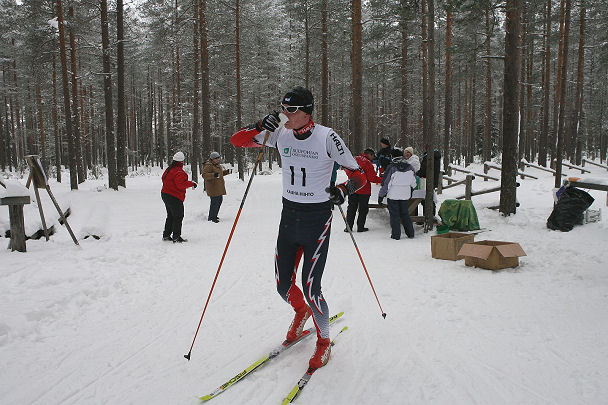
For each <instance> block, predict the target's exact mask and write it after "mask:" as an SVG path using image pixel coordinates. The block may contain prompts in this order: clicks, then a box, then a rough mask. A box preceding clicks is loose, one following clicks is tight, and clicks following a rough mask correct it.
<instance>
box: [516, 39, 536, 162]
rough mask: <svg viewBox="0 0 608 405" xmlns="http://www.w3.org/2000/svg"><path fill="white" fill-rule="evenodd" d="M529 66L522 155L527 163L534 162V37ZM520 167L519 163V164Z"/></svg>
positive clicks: (529, 50) (527, 69) (529, 52)
mask: <svg viewBox="0 0 608 405" xmlns="http://www.w3.org/2000/svg"><path fill="white" fill-rule="evenodd" d="M528 45H529V46H528V65H527V67H526V142H525V144H524V145H525V147H524V153H522V155H523V156H524V157H525V159H526V160H527V161H530V160H532V152H531V149H532V144H533V137H534V134H533V131H534V128H532V115H533V114H534V106H533V100H532V72H533V69H534V37H531V38H530V40H529V44H528ZM518 165H519V162H518Z"/></svg>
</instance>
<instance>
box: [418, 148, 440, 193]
mask: <svg viewBox="0 0 608 405" xmlns="http://www.w3.org/2000/svg"><path fill="white" fill-rule="evenodd" d="M427 148H428V147H425V151H424V155H423V156H422V162H421V163H420V170H418V173H416V174H417V175H418V177H421V178H424V181H425V182H426V159H427V151H426V149H427ZM440 171H441V153H439V151H438V150H437V149H435V150H434V151H433V188H437V185H438V184H439V172H440Z"/></svg>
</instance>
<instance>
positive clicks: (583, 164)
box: [581, 158, 608, 170]
mask: <svg viewBox="0 0 608 405" xmlns="http://www.w3.org/2000/svg"><path fill="white" fill-rule="evenodd" d="M585 163H589V164H590V165H594V166H597V167H601V168H602V169H606V170H608V166H607V165H603V164H601V163H595V162H593V161H591V160H588V159H585V158H583V161H582V164H581V166H583V167H585Z"/></svg>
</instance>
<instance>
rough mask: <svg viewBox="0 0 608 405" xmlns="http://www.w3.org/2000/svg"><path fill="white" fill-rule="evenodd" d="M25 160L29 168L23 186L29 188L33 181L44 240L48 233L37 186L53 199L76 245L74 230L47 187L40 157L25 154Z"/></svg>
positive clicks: (47, 182) (47, 237) (47, 238)
mask: <svg viewBox="0 0 608 405" xmlns="http://www.w3.org/2000/svg"><path fill="white" fill-rule="evenodd" d="M25 160H26V161H27V164H28V166H29V168H30V176H29V177H28V179H27V183H26V184H25V186H26V187H27V188H29V187H30V184H31V183H32V182H33V183H34V192H35V193H36V200H38V211H39V212H40V219H41V220H42V226H43V228H44V236H45V237H46V240H49V235H48V230H47V227H46V221H45V219H44V212H43V211H42V201H41V200H40V194H39V193H38V189H39V188H43V189H45V190H46V192H47V193H48V194H49V197H51V201H53V204H54V205H55V208H56V209H57V212H58V213H59V216H60V217H61V220H62V222H63V223H64V224H65V227H66V228H67V229H68V232H69V233H70V236H71V237H72V240H73V241H74V243H75V244H76V245H78V239H76V236H74V232H72V228H71V227H70V224H69V223H68V220H67V218H66V216H65V215H64V214H63V211H61V208H60V207H59V204H57V200H55V196H54V195H53V192H52V191H51V187H49V181H48V179H47V177H46V174H45V173H44V169H43V168H42V164H41V163H40V159H39V158H38V156H37V155H27V156H25ZM60 222H61V221H60Z"/></svg>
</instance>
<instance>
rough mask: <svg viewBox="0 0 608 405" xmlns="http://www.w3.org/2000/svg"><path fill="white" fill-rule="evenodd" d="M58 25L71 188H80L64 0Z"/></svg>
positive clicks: (59, 12)
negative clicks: (63, 7)
mask: <svg viewBox="0 0 608 405" xmlns="http://www.w3.org/2000/svg"><path fill="white" fill-rule="evenodd" d="M57 25H58V27H59V55H60V57H61V82H62V85H63V108H64V114H65V129H66V136H67V139H68V161H69V165H70V188H71V189H72V190H78V167H77V165H76V151H75V144H74V142H75V140H74V134H73V131H72V108H71V106H70V89H69V87H70V86H69V81H68V57H67V50H66V44H65V29H64V20H63V9H62V0H57Z"/></svg>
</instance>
